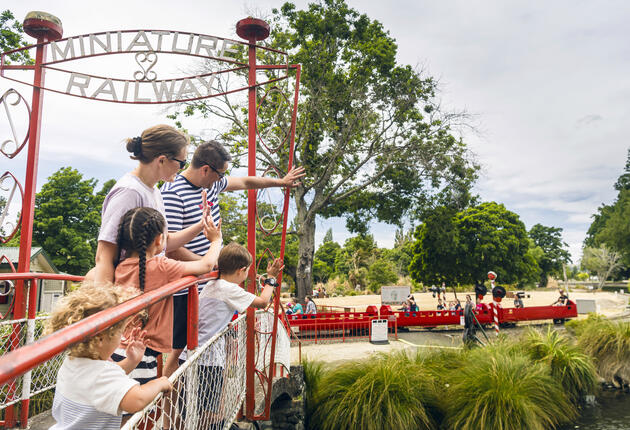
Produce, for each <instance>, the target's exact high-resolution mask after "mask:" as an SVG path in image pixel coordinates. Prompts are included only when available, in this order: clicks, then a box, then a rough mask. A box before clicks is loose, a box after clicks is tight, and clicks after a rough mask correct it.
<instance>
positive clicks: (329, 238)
mask: <svg viewBox="0 0 630 430" xmlns="http://www.w3.org/2000/svg"><path fill="white" fill-rule="evenodd" d="M332 240H333V235H332V228H329V229H328V230H326V234H325V235H324V240H323V241H322V242H323V243H326V242H332Z"/></svg>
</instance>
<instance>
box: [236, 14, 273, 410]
mask: <svg viewBox="0 0 630 430" xmlns="http://www.w3.org/2000/svg"><path fill="white" fill-rule="evenodd" d="M236 33H237V34H238V35H239V36H240V37H242V38H243V39H246V40H247V41H248V43H249V47H248V67H249V74H248V86H249V90H248V94H247V96H248V102H249V103H248V109H249V112H248V114H249V116H248V124H247V127H248V128H247V129H248V139H247V142H248V157H247V174H248V175H249V176H256V129H257V128H256V126H257V125H256V104H257V101H256V41H257V40H263V39H266V38H267V37H268V36H269V24H267V23H266V22H265V21H263V20H260V19H255V18H245V19H242V20H240V21H239V22H237V23H236ZM247 249H248V250H249V252H250V253H251V255H252V257H253V258H254V259H255V258H256V190H248V191H247ZM249 270H250V271H249V278H248V279H249V282H248V290H249V292H250V293H254V294H255V293H256V265H255V264H252V265H251V267H250V269H249ZM255 322H256V314H255V312H254V309H252V308H249V309H247V353H246V360H245V363H246V380H245V387H246V395H245V416H246V417H247V418H249V419H253V417H254V411H255V407H256V398H255V392H254V377H255V375H254V368H255V366H256V357H255V355H254V353H255V348H256V345H255V339H254V337H255V335H256V333H255V330H254V329H255Z"/></svg>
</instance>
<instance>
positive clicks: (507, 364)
mask: <svg viewBox="0 0 630 430" xmlns="http://www.w3.org/2000/svg"><path fill="white" fill-rule="evenodd" d="M467 357H468V360H467V363H466V365H465V366H462V367H461V369H460V370H459V371H457V372H454V373H452V374H451V376H450V380H451V385H450V388H449V393H448V397H449V399H450V401H449V403H448V405H447V417H446V419H447V422H448V424H449V426H448V428H457V429H461V430H473V429H475V430H476V429H502V430H512V429H513V430H517V429H530V430H542V429H552V428H555V427H556V426H557V425H559V424H562V423H565V422H569V421H571V420H572V419H573V418H575V416H576V415H577V411H576V409H575V406H574V405H573V404H572V403H571V402H570V401H569V399H568V397H567V396H566V395H565V394H564V392H563V389H562V387H561V386H560V384H558V383H557V381H555V380H554V379H553V378H552V377H551V374H550V371H549V367H548V366H547V365H546V364H545V363H542V362H535V361H533V360H531V359H530V358H529V357H528V356H526V355H524V354H518V353H515V351H514V349H513V348H511V347H510V346H507V345H505V344H498V345H496V346H495V345H492V346H488V347H486V348H480V349H477V350H473V351H470V352H469V354H468V356H467Z"/></svg>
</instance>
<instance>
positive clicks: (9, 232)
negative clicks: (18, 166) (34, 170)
mask: <svg viewBox="0 0 630 430" xmlns="http://www.w3.org/2000/svg"><path fill="white" fill-rule="evenodd" d="M11 182H12V183H11ZM4 191H7V192H8V197H5V198H4V201H3V202H2V205H1V206H0V243H6V242H8V241H9V240H11V238H12V237H13V236H14V235H15V233H17V230H18V227H19V225H20V220H21V217H22V215H21V212H20V218H19V219H18V220H17V222H15V223H14V222H12V221H9V220H8V216H9V208H10V207H11V203H12V202H13V199H14V198H15V192H16V191H19V195H20V201H21V200H23V199H24V190H23V189H22V185H21V184H20V182H19V181H18V180H17V179H16V178H15V176H13V174H12V173H11V172H4V173H3V174H2V176H0V192H4ZM20 206H21V205H20Z"/></svg>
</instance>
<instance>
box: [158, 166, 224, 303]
mask: <svg viewBox="0 0 630 430" xmlns="http://www.w3.org/2000/svg"><path fill="white" fill-rule="evenodd" d="M226 187H227V178H221V179H220V180H218V181H217V182H215V183H214V184H212V187H210V188H208V189H206V192H207V196H208V197H207V200H208V206H210V213H211V214H212V219H213V221H214V223H215V225H216V224H217V223H218V222H219V220H220V219H221V213H220V211H219V193H221V192H223V191H225V188H226ZM202 190H203V188H202V187H198V186H196V185H193V184H192V183H190V182H189V181H188V179H186V178H185V177H184V176H182V175H177V176H176V177H175V180H174V181H173V182H166V183H164V185H162V188H161V189H160V191H161V192H162V199H163V200H164V209H165V212H166V221H167V223H168V231H180V230H183V229H185V228H186V227H189V226H191V225H193V224H195V223H197V222H199V220H200V219H201V215H202V212H203V210H202V209H203V206H202V202H201V191H202ZM184 247H185V248H186V249H188V250H189V251H192V252H194V253H195V254H197V255H205V254H206V252H208V249H209V248H210V241H209V240H208V239H206V236H204V234H203V232H201V233H199V234H198V235H197V236H196V237H195V238H194V239H193V240H191V241H190V242H188V243H187V244H186V245H184ZM199 287H200V288H199V290H200V291H201V287H202V286H201V285H200V286H199ZM186 294H188V289H184V290H182V291H180V292H178V293H175V294H174V296H182V295H186Z"/></svg>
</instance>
